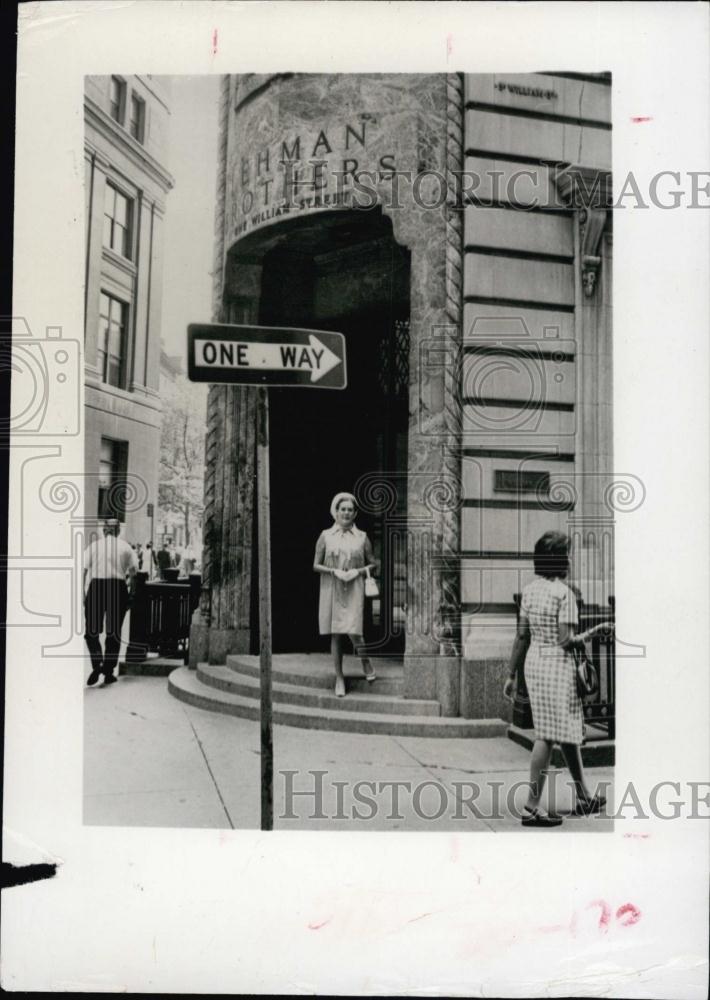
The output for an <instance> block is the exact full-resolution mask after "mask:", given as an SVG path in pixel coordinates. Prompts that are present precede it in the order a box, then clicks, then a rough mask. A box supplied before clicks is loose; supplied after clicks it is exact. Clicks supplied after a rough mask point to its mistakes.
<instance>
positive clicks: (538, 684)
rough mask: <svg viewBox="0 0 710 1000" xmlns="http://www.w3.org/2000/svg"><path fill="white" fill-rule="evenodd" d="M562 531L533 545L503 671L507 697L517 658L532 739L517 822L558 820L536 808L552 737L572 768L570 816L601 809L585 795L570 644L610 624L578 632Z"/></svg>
mask: <svg viewBox="0 0 710 1000" xmlns="http://www.w3.org/2000/svg"><path fill="white" fill-rule="evenodd" d="M569 544H570V543H569V538H568V537H567V535H563V534H562V533H561V532H559V531H548V532H546V533H545V534H544V535H543V536H542V537H541V538H539V539H538V541H537V543H536V544H535V551H534V556H533V560H534V567H535V575H536V579H535V580H533V582H532V583H529V584H528V585H527V586H526V587H524V588H523V592H522V595H521V600H520V615H519V618H518V629H517V634H516V637H515V641H514V643H513V651H512V654H511V658H510V676H509V678H508V680H507V681H506V683H505V686H504V688H503V694H504V696H505V697H506V698H511V697H512V694H513V688H514V685H515V678H516V676H517V674H518V670H519V668H520V666H521V665H522V664H523V663H524V667H523V669H524V676H525V684H526V686H527V689H528V694H529V696H530V707H531V709H532V717H533V726H534V728H535V743H534V745H533V749H532V755H531V757H530V791H529V794H528V801H527V804H526V805H525V807H524V809H525V815H524V816H523V818H522V823H523V826H538V827H540V826H546V827H549V826H559V825H560V824H561V823H562V817H561V816H559V815H557V814H555V813H546V812H543V811H542V810H541V809H540V796H541V795H542V790H543V788H544V785H545V779H546V777H547V769H548V768H549V766H550V757H551V755H552V749H553V747H554V745H555V743H559V744H560V747H561V749H562V753H563V755H564V758H565V761H566V763H567V767H568V768H569V770H570V773H571V775H572V778H573V781H574V786H575V792H576V796H577V799H576V804H575V807H574V811H573V815H576V816H587V815H589V814H591V813H598V812H601V810H602V809H603V808H604V805H605V803H606V799H605V798H604V796H602V795H594V796H592V795H591V793H590V791H589V788H588V786H587V782H586V778H585V774H584V767H583V765H582V754H581V751H580V747H581V744H582V742H583V739H584V712H583V706H582V700H581V698H580V696H579V694H578V693H577V665H576V660H575V656H574V650H575V648H578V649H583V648H584V643H585V642H586V641H587V640H588V639H591V638H592V637H593V636H594V635H596V634H598V633H601V632H604V631H606V632H607V633H608V632H609V631H610V629H611V626H610V625H609V624H608V623H603V624H601V625H597V626H595V627H594V628H591V629H588V630H587V632H585V633H582V634H580V635H577V634H576V631H577V624H578V609H577V597H576V595H575V593H574V591H573V590H572V588H571V587H570V585H569V584H568V583H566V577H567V576H568V574H569Z"/></svg>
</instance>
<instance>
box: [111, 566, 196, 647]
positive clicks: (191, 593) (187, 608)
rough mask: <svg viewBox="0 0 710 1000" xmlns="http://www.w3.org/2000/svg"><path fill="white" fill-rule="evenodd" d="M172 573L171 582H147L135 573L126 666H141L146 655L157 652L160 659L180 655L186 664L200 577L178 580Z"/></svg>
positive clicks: (145, 575)
mask: <svg viewBox="0 0 710 1000" xmlns="http://www.w3.org/2000/svg"><path fill="white" fill-rule="evenodd" d="M167 572H170V571H167ZM173 572H174V574H175V578H174V579H168V580H155V581H153V582H151V583H149V582H148V574H147V573H136V589H135V593H134V595H133V599H132V601H131V609H130V610H131V619H130V627H129V644H128V649H127V651H126V662H127V663H142V662H143V661H144V660H146V659H147V657H148V653H149V652H157V653H158V654H159V655H160V656H168V657H175V658H177V657H180V656H182V658H183V661H184V663H185V664H186V665H187V662H188V657H189V642H190V623H191V621H192V613H193V612H194V610H195V608H196V607H197V606H198V604H199V602H200V587H201V583H202V577H201V576H200V574H199V573H192V574H191V575H190V576H189V577H187V578H183V579H182V580H179V579H178V578H177V570H174V571H173ZM171 575H172V574H171Z"/></svg>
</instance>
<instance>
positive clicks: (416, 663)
mask: <svg viewBox="0 0 710 1000" xmlns="http://www.w3.org/2000/svg"><path fill="white" fill-rule="evenodd" d="M438 659H439V655H438V653H435V652H431V653H419V654H416V655H412V656H409V655H405V657H404V697H405V698H423V699H424V700H426V701H433V700H434V699H436V697H437V695H436V687H437V684H436V675H437V660H438Z"/></svg>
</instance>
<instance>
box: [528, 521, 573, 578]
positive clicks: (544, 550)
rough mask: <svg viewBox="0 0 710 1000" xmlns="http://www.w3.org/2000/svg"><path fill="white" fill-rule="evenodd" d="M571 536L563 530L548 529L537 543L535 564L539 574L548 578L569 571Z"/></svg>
mask: <svg viewBox="0 0 710 1000" xmlns="http://www.w3.org/2000/svg"><path fill="white" fill-rule="evenodd" d="M569 544H570V543H569V538H568V537H567V535H563V534H562V532H561V531H546V532H545V534H544V535H543V536H542V537H541V538H538V540H537V542H536V543H535V552H534V555H533V564H534V566H535V573H536V575H537V576H544V577H545V579H547V580H554V579H555V578H556V577H565V576H567V574H568V573H569Z"/></svg>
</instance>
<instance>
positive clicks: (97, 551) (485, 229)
mask: <svg viewBox="0 0 710 1000" xmlns="http://www.w3.org/2000/svg"><path fill="white" fill-rule="evenodd" d="M611 84H612V80H611V75H610V74H609V73H608V72H600V73H597V74H586V75H585V74H581V73H574V72H559V73H558V72H555V73H531V74H515V73H508V74H476V73H471V74H466V73H456V74H442V73H439V74H421V73H419V74H414V73H408V74H405V73H402V74H384V73H378V74H311V73H278V74H271V75H267V74H234V75H229V76H224V77H220V78H217V79H209V78H200V77H178V78H164V77H154V76H148V77H144V76H131V77H124V76H121V75H115V74H114V75H110V76H100V77H93V76H92V77H87V79H86V89H85V103H84V116H85V118H84V122H85V168H86V184H85V194H86V205H87V209H86V227H87V228H86V233H87V237H86V273H87V276H88V277H87V284H86V329H85V338H86V339H85V372H86V396H85V407H86V428H87V432H86V436H85V448H86V473H87V477H88V479H87V481H88V482H91V481H93V482H95V483H96V486H95V487H94V489H93V495H91V494H89V495H87V496H85V505H84V524H85V527H86V528H87V529H88V530H89V531H91V521H90V517H91V513H92V512H93V511H95V514H96V519H97V520H96V529H95V534H96V536H97V537H96V538H95V539H94V540H93V541H91V542H89V543H88V545H87V549H86V557H85V559H86V561H85V603H86V608H85V619H86V643H87V647H88V649H89V652H90V653H91V660H90V664H88V663H87V669H88V668H89V666H90V672H89V673H88V678H87V685H88V687H90V688H93V690H90V691H87V697H86V704H85V713H86V715H85V719H86V740H85V754H86V772H85V781H86V788H85V795H86V798H85V821H86V822H87V823H92V824H93V823H95V824H99V825H101V824H104V823H106V824H111V823H113V824H117V825H122V826H123V825H131V824H138V825H140V824H153V825H158V826H172V825H175V826H182V825H188V826H190V825H194V826H218V827H223V826H226V827H232V828H242V827H249V826H259V825H260V823H261V824H262V828H267V829H270V828H272V827H273V828H276V829H309V828H317V829H328V828H333V829H353V828H354V829H364V830H367V829H377V830H386V829H395V830H410V829H419V830H427V829H466V830H476V831H480V832H491V831H494V830H510V829H513V828H518V827H519V828H520V829H521V830H523V829H530V828H537V829H541V828H545V829H552V828H553V827H555V828H557V827H561V828H562V827H563V828H564V829H565V830H569V831H579V830H589V831H591V830H594V831H604V830H609V829H610V825H611V823H612V816H611V814H612V813H613V763H614V740H615V729H616V713H615V697H614V690H615V686H614V673H615V656H614V653H615V649H614V642H613V635H614V616H615V594H614V580H613V556H614V539H613V529H614V520H615V512H616V503H621V504H622V505H624V506H625V507H626V508H628V507H629V506H631V505H633V503H634V501H635V502H637V503H638V502H640V500H641V496H640V491H641V489H642V487H641V484H640V482H638V481H637V480H635V479H634V478H633V477H625V478H624V479H616V478H615V476H614V471H613V470H614V465H613V454H612V432H613V421H612V402H613V370H612V273H613V253H612V217H613V212H612V208H611V189H612V184H611V156H612V130H611ZM201 140H204V142H205V146H202V145H201ZM196 147H197V148H196ZM198 149H199V152H198ZM206 174H207V175H208V176H211V177H213V183H212V184H207V183H205V181H204V177H205V175H206ZM181 188H182V190H181ZM211 238H212V239H213V241H214V248H213V256H211V257H210V256H208V255H206V254H205V247H207V246H208V245H209V242H210V239H211ZM210 293H211V308H210V304H209V296H210ZM188 333H189V338H188ZM116 532H118V535H116ZM267 536H268V537H267ZM131 550H132V554H131ZM104 573H107V574H110V576H109V579H108V580H107V579H106V578H105V577H104V576H103V575H102V574H104ZM126 581H128V582H127V583H126ZM267 602H268V607H267V613H266V617H265V615H264V606H265V603H267ZM129 604H130V608H129V609H128V610H127V611H126V609H127V608H128V605H129ZM102 626H103V628H102ZM102 631H103V632H104V633H105V640H104V643H105V644H104V647H103V650H102V647H101V640H100V638H99V634H100V633H101V632H102ZM122 632H123V633H124V642H123V645H122V646H121V647H120V648H119V641H120V638H121V634H122ZM265 670H268V675H267V677H266V684H267V685H268V687H269V689H270V690H268V691H266V692H264V683H265V677H264V674H265ZM117 680H118V681H119V687H117V688H116V689H114V690H112V691H111V693H110V694H109V693H104V691H103V688H105V687H106V686H107V685H110V684H112V683H113V682H115V681H117ZM265 695H266V698H267V699H268V701H267V702H265V700H264V698H265ZM207 712H210V713H212V715H209V716H208V715H207V714H206V713H207ZM265 714H267V715H268V717H269V718H270V722H269V723H268V724H269V725H270V726H271V728H272V732H271V733H267V734H266V735H267V740H266V742H263V741H262V740H261V734H260V728H259V724H258V723H259V719H260V718H261V719H262V720H263V719H264V715H265ZM263 726H264V722H263V721H262V729H263ZM107 731H109V732H110V733H111V736H110V738H107ZM148 745H150V746H152V747H153V748H156V747H157V746H160V748H161V752H160V753H159V754H157V755H156V757H155V758H154V759H153V761H152V763H151V765H150V767H149V768H146V769H141V773H140V775H136V774H135V770H134V764H135V756H136V752H139V748H140V747H143V746H148ZM271 755H273V763H271V762H270V758H271ZM260 756H261V757H262V765H263V766H262V768H261V769H260V768H259V757H260ZM264 758H268V759H266V760H265V759H264ZM260 770H261V774H260ZM267 771H268V772H269V773H266V772H267ZM548 773H549V777H548ZM499 779H502V784H501V782H500V781H499ZM528 779H529V782H528ZM546 779H548V780H547V781H546ZM528 784H529V787H527V788H524V787H523V786H524V785H528ZM264 797H267V798H269V797H270V798H271V799H272V800H273V802H268V801H265V798H264ZM265 810H266V814H265V812H264V811H265ZM265 822H266V823H267V824H268V825H267V826H266V827H264V823H265Z"/></svg>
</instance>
